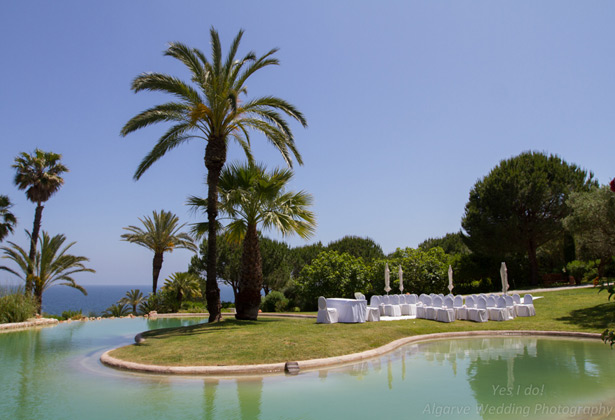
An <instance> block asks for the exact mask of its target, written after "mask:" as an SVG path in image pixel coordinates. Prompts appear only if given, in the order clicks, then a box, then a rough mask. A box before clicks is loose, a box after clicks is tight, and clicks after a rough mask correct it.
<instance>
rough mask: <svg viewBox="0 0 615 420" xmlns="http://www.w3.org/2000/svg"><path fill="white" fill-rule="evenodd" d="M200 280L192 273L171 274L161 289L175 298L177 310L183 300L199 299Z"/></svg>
mask: <svg viewBox="0 0 615 420" xmlns="http://www.w3.org/2000/svg"><path fill="white" fill-rule="evenodd" d="M199 283H200V279H199V276H197V275H196V274H194V273H173V274H172V275H171V276H170V277H169V278H168V279H167V280H166V281H165V282H164V286H163V287H162V288H163V289H164V290H165V291H167V292H168V293H169V294H170V295H171V296H173V297H175V299H176V300H177V304H178V306H179V308H181V306H182V301H183V300H184V299H194V298H199V297H201V287H200V285H199Z"/></svg>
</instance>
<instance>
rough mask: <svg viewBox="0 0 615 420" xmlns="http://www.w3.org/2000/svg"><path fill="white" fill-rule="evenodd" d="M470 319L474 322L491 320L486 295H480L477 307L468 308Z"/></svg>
mask: <svg viewBox="0 0 615 420" xmlns="http://www.w3.org/2000/svg"><path fill="white" fill-rule="evenodd" d="M466 301H467V299H466ZM468 320H470V321H474V322H487V321H488V320H489V315H488V314H487V300H486V299H485V298H484V297H482V296H479V298H478V300H477V301H476V307H475V308H468Z"/></svg>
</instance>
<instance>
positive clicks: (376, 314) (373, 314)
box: [366, 306, 380, 322]
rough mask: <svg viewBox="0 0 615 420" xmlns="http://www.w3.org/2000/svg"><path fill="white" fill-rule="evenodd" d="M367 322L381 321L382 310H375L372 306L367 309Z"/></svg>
mask: <svg viewBox="0 0 615 420" xmlns="http://www.w3.org/2000/svg"><path fill="white" fill-rule="evenodd" d="M366 321H367V322H376V321H380V308H374V307H372V306H368V307H367V318H366Z"/></svg>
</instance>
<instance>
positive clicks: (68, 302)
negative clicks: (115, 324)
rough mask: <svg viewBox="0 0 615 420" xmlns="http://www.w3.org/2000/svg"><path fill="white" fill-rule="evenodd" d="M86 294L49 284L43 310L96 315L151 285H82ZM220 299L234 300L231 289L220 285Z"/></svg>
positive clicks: (44, 297)
mask: <svg viewBox="0 0 615 420" xmlns="http://www.w3.org/2000/svg"><path fill="white" fill-rule="evenodd" d="M84 287H85V289H86V290H87V292H88V294H87V296H84V295H83V294H82V293H81V292H80V291H78V290H76V289H73V288H71V287H66V286H59V285H56V286H51V287H50V288H49V289H47V290H45V292H43V312H44V313H47V314H50V315H61V314H62V312H63V311H68V310H71V311H78V310H81V313H82V314H83V315H86V316H98V315H100V314H102V313H103V312H104V311H105V310H106V309H107V308H108V307H109V306H111V305H113V304H115V303H117V301H118V300H120V299H121V298H123V297H124V296H126V292H128V291H129V290H131V289H139V290H140V291H141V292H143V294H144V295H145V296H147V295H148V294H149V293H150V292H151V290H152V287H151V285H150V286H148V285H143V284H139V285H125V284H123V285H104V286H102V285H96V286H95V285H90V286H84ZM220 300H221V301H223V302H234V301H235V297H234V295H233V289H231V288H230V287H228V286H224V285H220Z"/></svg>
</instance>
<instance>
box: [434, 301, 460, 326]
mask: <svg viewBox="0 0 615 420" xmlns="http://www.w3.org/2000/svg"><path fill="white" fill-rule="evenodd" d="M453 302H454V301H453V298H452V297H450V296H446V297H445V298H444V302H443V305H444V306H443V307H441V308H438V309H437V310H436V321H439V322H453V321H454V320H455V309H454V308H453Z"/></svg>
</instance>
